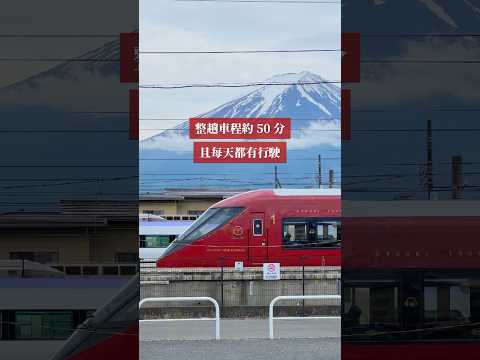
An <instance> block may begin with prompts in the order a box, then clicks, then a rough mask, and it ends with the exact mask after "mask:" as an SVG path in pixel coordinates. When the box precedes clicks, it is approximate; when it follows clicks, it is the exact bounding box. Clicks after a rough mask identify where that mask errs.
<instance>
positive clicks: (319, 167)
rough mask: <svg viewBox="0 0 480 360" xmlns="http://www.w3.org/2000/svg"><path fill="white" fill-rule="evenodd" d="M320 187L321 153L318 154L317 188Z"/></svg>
mask: <svg viewBox="0 0 480 360" xmlns="http://www.w3.org/2000/svg"><path fill="white" fill-rule="evenodd" d="M321 187H322V155H320V154H319V155H318V188H319V189H320V188H321Z"/></svg>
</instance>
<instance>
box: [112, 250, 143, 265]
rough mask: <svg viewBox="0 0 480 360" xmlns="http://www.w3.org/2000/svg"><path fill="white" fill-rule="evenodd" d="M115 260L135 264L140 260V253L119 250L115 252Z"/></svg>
mask: <svg viewBox="0 0 480 360" xmlns="http://www.w3.org/2000/svg"><path fill="white" fill-rule="evenodd" d="M115 262H116V263H123V264H125V263H129V264H134V263H136V262H138V253H129V252H117V253H116V254H115Z"/></svg>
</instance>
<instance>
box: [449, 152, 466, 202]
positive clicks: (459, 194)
mask: <svg viewBox="0 0 480 360" xmlns="http://www.w3.org/2000/svg"><path fill="white" fill-rule="evenodd" d="M463 186H464V184H463V161H462V157H461V156H452V199H463Z"/></svg>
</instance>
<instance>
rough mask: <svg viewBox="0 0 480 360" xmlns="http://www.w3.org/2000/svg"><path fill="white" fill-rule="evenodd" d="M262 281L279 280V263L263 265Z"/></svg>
mask: <svg viewBox="0 0 480 360" xmlns="http://www.w3.org/2000/svg"><path fill="white" fill-rule="evenodd" d="M263 280H280V263H264V264H263Z"/></svg>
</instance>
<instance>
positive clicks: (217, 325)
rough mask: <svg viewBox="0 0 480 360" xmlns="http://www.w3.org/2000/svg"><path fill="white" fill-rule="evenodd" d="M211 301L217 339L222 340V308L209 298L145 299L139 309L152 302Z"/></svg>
mask: <svg viewBox="0 0 480 360" xmlns="http://www.w3.org/2000/svg"><path fill="white" fill-rule="evenodd" d="M192 300H193V301H210V302H211V303H213V305H214V306H215V339H216V340H220V307H219V306H218V302H217V301H216V300H215V299H214V298H211V297H208V296H194V297H190V296H186V297H185V296H182V297H156V298H145V299H143V300H141V301H140V303H139V304H138V309H139V310H140V309H141V308H142V306H143V305H144V304H146V303H152V302H173V301H192ZM184 320H195V319H184ZM202 320H213V319H212V318H207V319H202Z"/></svg>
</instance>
